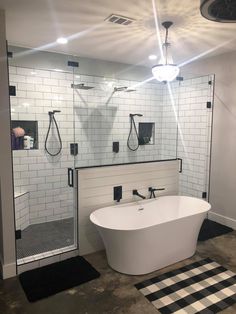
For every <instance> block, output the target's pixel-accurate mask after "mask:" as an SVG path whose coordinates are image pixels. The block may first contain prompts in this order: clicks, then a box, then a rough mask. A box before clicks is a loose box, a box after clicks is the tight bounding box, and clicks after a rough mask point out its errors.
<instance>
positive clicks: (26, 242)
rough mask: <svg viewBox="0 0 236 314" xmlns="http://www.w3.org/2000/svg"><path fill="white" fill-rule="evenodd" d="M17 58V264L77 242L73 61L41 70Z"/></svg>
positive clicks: (13, 62) (12, 71)
mask: <svg viewBox="0 0 236 314" xmlns="http://www.w3.org/2000/svg"><path fill="white" fill-rule="evenodd" d="M21 57H22V55H21V53H15V54H14V53H13V58H12V59H10V60H9V63H10V65H9V81H10V86H11V97H10V103H11V138H12V154H13V174H14V199H15V227H16V254H17V265H22V264H24V263H28V262H32V261H35V260H40V259H42V258H46V257H49V256H53V255H56V254H62V253H64V252H68V251H71V250H75V249H76V248H77V242H78V241H77V210H76V209H77V206H76V192H75V186H74V182H76V180H73V179H74V178H73V177H74V157H75V154H76V153H75V151H74V103H73V101H74V96H73V94H74V89H73V84H74V83H75V76H76V63H73V62H72V66H71V65H70V63H69V64H68V60H70V57H68V58H67V57H64V58H65V60H64V61H65V62H64V63H65V66H64V68H63V69H45V68H41V67H40V62H39V65H36V63H35V62H32V61H31V62H28V63H27V62H25V58H23V61H24V62H23V61H22V58H21ZM39 57H40V56H39ZM34 63H35V64H34ZM26 65H27V66H26ZM73 65H74V66H73Z"/></svg>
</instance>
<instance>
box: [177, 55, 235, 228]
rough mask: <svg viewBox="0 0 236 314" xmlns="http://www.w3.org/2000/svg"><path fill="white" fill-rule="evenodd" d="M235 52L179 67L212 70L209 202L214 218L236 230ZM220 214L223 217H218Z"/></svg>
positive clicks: (196, 72)
mask: <svg viewBox="0 0 236 314" xmlns="http://www.w3.org/2000/svg"><path fill="white" fill-rule="evenodd" d="M235 60H236V52H231V53H226V54H222V55H219V56H215V57H210V58H206V59H204V60H199V61H197V62H194V63H192V64H190V65H188V66H185V67H184V68H183V69H182V70H183V72H184V73H191V74H192V75H202V74H206V73H215V82H216V84H215V94H214V99H215V101H214V118H213V138H212V161H211V180H210V203H211V204H212V208H213V212H214V213H215V214H217V215H220V216H216V215H215V216H214V219H218V220H219V221H221V222H223V223H225V224H228V225H231V226H232V227H233V228H235V229H236V207H235V204H236V194H235V190H236V175H235V174H236V162H235V161H236V140H235V134H236V106H235V99H236V89H235V86H236V62H235ZM221 216H223V217H221Z"/></svg>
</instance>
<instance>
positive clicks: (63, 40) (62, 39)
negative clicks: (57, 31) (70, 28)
mask: <svg viewBox="0 0 236 314" xmlns="http://www.w3.org/2000/svg"><path fill="white" fill-rule="evenodd" d="M57 43H58V44H62V45H65V44H67V43H68V39H67V38H65V37H59V38H57Z"/></svg>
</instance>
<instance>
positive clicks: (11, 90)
mask: <svg viewBox="0 0 236 314" xmlns="http://www.w3.org/2000/svg"><path fill="white" fill-rule="evenodd" d="M9 95H10V96H16V87H15V86H13V85H10V86H9Z"/></svg>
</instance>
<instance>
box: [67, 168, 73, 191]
mask: <svg viewBox="0 0 236 314" xmlns="http://www.w3.org/2000/svg"><path fill="white" fill-rule="evenodd" d="M68 185H69V186H70V187H71V188H73V187H74V171H73V169H72V168H68Z"/></svg>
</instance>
